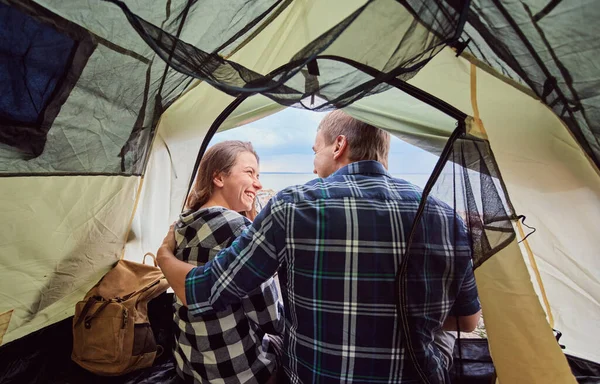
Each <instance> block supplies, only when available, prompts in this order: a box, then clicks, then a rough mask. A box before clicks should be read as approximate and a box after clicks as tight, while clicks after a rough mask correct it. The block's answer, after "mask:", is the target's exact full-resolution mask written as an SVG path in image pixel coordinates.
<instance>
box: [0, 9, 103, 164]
mask: <svg viewBox="0 0 600 384" xmlns="http://www.w3.org/2000/svg"><path fill="white" fill-rule="evenodd" d="M0 20H3V21H2V23H0V58H1V60H0V88H1V89H2V93H1V94H0V143H3V144H5V145H7V146H10V147H12V148H14V149H15V150H16V151H17V152H18V154H19V155H21V156H23V157H24V158H26V159H30V158H32V157H37V156H39V155H40V154H41V153H42V152H43V150H44V146H45V144H46V135H47V133H48V130H49V129H50V127H51V126H52V124H53V122H54V119H55V118H56V116H57V114H58V112H59V110H60V107H61V105H62V104H63V103H64V102H65V100H66V99H67V98H68V97H69V93H70V92H71V90H72V89H73V86H74V85H75V83H76V82H77V80H78V78H79V75H80V74H81V72H82V70H83V68H84V67H85V65H86V62H87V59H88V58H89V56H90V55H91V54H92V52H93V51H94V49H95V44H94V43H93V42H92V40H91V37H90V35H89V34H88V33H87V32H86V30H85V29H83V28H81V27H80V26H78V25H76V24H74V23H71V22H69V21H67V20H64V19H62V18H60V17H57V16H56V15H54V14H52V13H50V12H48V11H47V10H45V9H44V8H42V7H39V6H36V5H35V4H34V3H30V2H27V1H26V2H23V3H18V4H14V5H12V6H9V5H7V4H4V3H0Z"/></svg>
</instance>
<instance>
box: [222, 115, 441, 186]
mask: <svg viewBox="0 0 600 384" xmlns="http://www.w3.org/2000/svg"><path fill="white" fill-rule="evenodd" d="M325 115H326V113H323V112H312V111H307V110H301V109H296V108H286V109H284V110H283V111H281V112H278V113H275V114H273V115H271V116H268V117H265V118H263V119H260V120H257V121H254V122H252V123H250V124H247V125H245V126H242V127H238V128H234V129H230V130H228V131H225V132H219V133H217V134H216V135H215V137H214V138H213V140H212V141H211V144H215V143H217V142H221V141H225V140H243V141H250V142H252V145H253V146H254V148H255V150H256V152H257V153H258V156H259V157H260V172H261V173H269V172H291V173H312V171H313V157H314V155H313V151H312V145H313V143H314V140H315V136H316V133H317V127H318V125H319V122H320V121H321V119H323V117H324V116H325ZM436 161H437V157H436V156H434V155H432V154H430V153H428V152H426V151H424V150H422V149H420V148H418V147H415V146H413V145H411V144H408V143H405V142H403V141H402V140H400V139H398V138H396V137H394V136H392V142H391V147H390V158H389V171H390V173H392V174H398V175H399V174H430V173H431V170H432V169H433V167H434V165H435V162H436Z"/></svg>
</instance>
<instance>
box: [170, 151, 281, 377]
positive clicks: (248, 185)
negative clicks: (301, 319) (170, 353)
mask: <svg viewBox="0 0 600 384" xmlns="http://www.w3.org/2000/svg"><path fill="white" fill-rule="evenodd" d="M261 188H262V185H261V183H260V181H259V180H258V156H257V155H256V152H254V149H253V148H252V144H250V143H247V142H242V141H225V142H222V143H219V144H215V145H214V146H213V147H211V148H210V149H209V150H208V151H207V152H206V154H205V155H204V157H203V158H202V161H201V162H200V167H199V170H198V174H197V176H196V181H195V183H194V187H193V189H192V191H191V193H190V195H189V196H188V200H187V202H186V208H187V210H186V211H185V212H184V213H183V214H181V217H180V219H179V220H178V222H177V223H176V224H175V239H176V241H177V249H176V253H175V255H176V256H177V258H179V259H181V260H183V261H186V262H188V263H190V264H193V265H203V264H204V263H206V262H207V261H209V260H211V259H213V258H214V257H215V255H216V254H217V253H218V252H219V250H221V249H222V248H225V247H228V246H229V245H231V243H232V242H233V240H235V238H236V237H237V236H239V235H240V234H241V233H242V231H243V230H244V229H245V228H246V227H247V226H248V225H250V221H249V220H248V219H247V218H246V217H244V216H242V215H241V214H240V213H238V212H242V213H246V212H248V213H249V215H251V212H253V208H254V200H255V197H256V193H257V192H258V191H259V190H260V189H261ZM280 305H281V304H280V303H279V302H278V292H277V287H276V284H275V282H274V280H273V279H271V280H270V281H269V282H267V283H265V284H263V285H262V286H261V290H258V291H257V292H255V293H253V294H252V295H251V297H246V298H245V299H244V300H243V301H242V302H241V303H240V304H237V305H235V306H233V307H231V308H229V309H228V310H226V311H223V312H218V313H214V314H210V315H202V316H199V317H192V316H190V315H188V311H187V308H186V307H185V306H183V305H182V303H181V301H180V300H179V299H178V298H177V297H175V302H174V309H175V314H174V320H175V323H176V327H175V330H176V337H177V343H176V348H175V359H176V361H177V372H178V373H179V375H180V376H181V377H182V378H183V379H184V380H185V381H186V382H197V383H198V382H199V383H209V382H211V381H213V380H215V381H219V382H224V383H266V382H268V381H269V380H270V378H271V377H272V376H274V372H275V369H276V356H277V355H278V352H277V351H278V350H279V348H280V345H281V338H280V337H279V336H274V335H279V334H280V333H281V332H282V331H283V320H282V317H281V316H280V314H281V313H282V310H281V308H280ZM269 334H270V335H269ZM221 380H222V381H221Z"/></svg>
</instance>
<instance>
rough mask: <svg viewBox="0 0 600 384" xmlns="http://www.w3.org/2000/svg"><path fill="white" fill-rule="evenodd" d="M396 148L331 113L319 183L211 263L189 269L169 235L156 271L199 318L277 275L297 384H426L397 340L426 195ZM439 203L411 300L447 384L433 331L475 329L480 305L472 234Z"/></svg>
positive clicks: (435, 374)
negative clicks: (405, 265) (404, 275)
mask: <svg viewBox="0 0 600 384" xmlns="http://www.w3.org/2000/svg"><path fill="white" fill-rule="evenodd" d="M389 146H390V136H389V134H387V133H385V132H384V131H382V130H379V129H377V128H375V127H372V126H370V125H368V124H364V123H362V122H360V121H357V120H355V119H353V118H352V117H350V116H348V115H347V114H345V113H343V112H342V111H335V112H332V113H330V114H329V115H327V116H326V117H325V118H324V119H323V121H322V122H321V124H320V126H319V129H318V132H317V137H316V139H315V144H314V147H313V150H314V152H315V160H314V166H315V170H314V172H315V173H316V174H317V175H318V176H319V177H320V178H319V179H315V180H313V181H310V182H308V183H306V184H305V185H302V186H294V187H290V188H287V189H285V190H283V191H281V192H279V193H278V194H277V195H276V196H275V197H274V198H273V199H272V200H271V201H270V202H269V204H267V206H266V207H265V208H264V209H263V211H261V212H260V213H259V215H258V217H257V218H256V220H255V221H254V223H253V224H252V226H251V227H250V228H249V229H248V230H247V231H245V232H244V233H243V234H242V235H241V236H240V237H239V238H238V239H237V240H236V241H235V242H234V243H233V244H232V246H231V247H229V248H227V249H225V250H223V251H221V252H220V253H219V255H218V256H217V257H216V258H215V259H214V261H213V262H212V263H208V264H206V265H205V266H204V267H203V268H202V267H198V268H190V266H189V265H186V264H185V263H180V262H179V261H178V260H177V259H175V258H174V257H173V255H172V248H173V244H172V243H173V240H172V238H171V237H170V236H169V235H168V236H167V237H166V238H165V242H164V243H163V246H161V248H160V249H159V251H158V262H159V265H160V267H161V268H162V270H163V272H164V273H165V276H166V277H167V279H168V280H169V282H170V283H171V286H172V287H173V289H174V290H175V293H176V294H177V295H178V296H179V297H180V298H181V300H182V301H184V303H186V305H187V306H188V309H189V311H190V313H192V314H201V313H204V312H209V311H213V310H217V311H218V310H222V309H224V308H226V307H227V306H228V305H230V304H232V303H235V302H238V301H239V300H240V297H243V296H245V295H246V294H247V293H249V292H251V291H253V290H254V289H256V288H257V287H258V286H260V284H261V283H263V282H264V281H266V280H267V279H269V278H270V277H271V276H273V275H274V274H275V273H276V272H277V271H279V274H278V276H279V280H280V283H281V286H282V295H283V299H284V306H285V320H286V325H285V331H284V351H285V352H284V353H285V355H284V358H283V367H284V370H285V373H286V375H287V376H288V378H289V379H290V381H291V382H293V383H317V382H319V383H325V382H331V383H334V382H335V383H339V382H341V381H345V382H375V383H377V382H380V383H384V382H402V383H412V382H417V380H418V377H419V376H418V375H419V374H418V373H417V371H416V370H415V368H414V367H413V365H412V363H411V361H410V360H409V353H408V352H409V351H408V350H407V346H406V344H407V343H406V342H405V341H406V340H405V335H404V334H403V333H402V332H399V327H400V316H399V314H398V312H397V308H396V299H397V294H398V293H397V289H396V272H397V270H398V267H399V265H400V261H401V260H402V257H403V254H404V249H405V247H406V241H407V237H408V233H409V231H410V229H411V226H412V222H413V219H414V217H415V214H416V210H417V207H418V205H419V201H420V198H421V192H420V190H419V189H418V188H417V187H415V186H413V185H412V184H410V183H408V182H406V181H403V180H398V179H394V178H392V177H391V176H390V175H389V174H388V172H387V170H386V167H387V158H388V152H389ZM430 204H432V208H433V209H427V210H425V213H424V215H423V220H425V221H427V222H432V223H435V225H436V226H437V227H436V228H432V227H429V228H428V230H427V231H421V232H417V233H416V236H415V237H414V239H413V245H414V246H415V248H411V249H415V250H417V253H415V252H414V251H413V252H412V253H411V260H412V264H411V265H417V266H418V268H417V269H416V270H414V272H415V274H414V276H412V275H411V277H410V279H408V282H407V291H408V292H409V297H410V300H409V309H408V312H409V315H410V321H411V324H418V329H416V330H415V332H412V333H411V335H412V336H411V339H412V342H411V345H416V347H417V349H418V351H417V354H418V356H420V357H422V359H423V360H424V362H425V364H423V366H422V367H421V368H422V369H424V370H425V375H426V376H427V378H428V380H429V382H432V383H433V382H444V381H445V379H446V378H447V368H446V367H445V364H444V359H443V357H442V354H441V353H440V351H439V350H438V349H437V348H436V347H435V346H434V345H435V344H434V343H433V335H434V333H435V332H437V331H439V330H440V329H442V328H443V329H445V330H456V329H458V328H459V327H460V330H461V331H464V332H469V331H471V330H473V329H474V328H475V325H476V323H477V320H478V319H479V310H480V307H479V301H478V298H477V289H476V286H475V281H474V278H473V270H472V266H471V261H470V250H469V241H468V237H467V234H466V231H465V229H464V226H463V225H462V222H461V221H460V220H459V219H458V218H457V216H456V214H455V213H454V211H452V210H451V209H450V208H449V207H448V206H447V205H445V204H443V203H439V202H437V201H435V200H434V199H432V200H431V203H430ZM448 234H451V235H448ZM415 263H416V264H415ZM409 271H411V273H412V271H413V270H412V269H410V268H409ZM451 315H452V316H451Z"/></svg>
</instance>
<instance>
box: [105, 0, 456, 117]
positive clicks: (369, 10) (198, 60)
mask: <svg viewBox="0 0 600 384" xmlns="http://www.w3.org/2000/svg"><path fill="white" fill-rule="evenodd" d="M110 1H111V2H113V3H115V4H116V5H118V6H120V7H121V8H122V9H123V11H124V12H125V14H126V15H127V18H128V19H129V21H130V22H131V25H132V26H133V27H134V28H135V29H136V31H137V32H138V33H139V34H140V36H141V37H142V38H143V39H144V41H145V42H146V43H147V44H148V45H149V46H150V47H152V49H154V50H155V51H156V52H157V54H158V55H159V56H160V57H161V58H162V59H163V60H165V61H167V62H168V63H169V65H170V66H171V67H172V68H174V69H176V70H177V71H179V72H181V73H184V74H186V75H188V76H190V77H193V78H198V79H202V80H203V81H205V82H207V83H209V84H211V85H212V86H214V87H215V88H217V89H219V90H221V91H223V92H225V93H227V94H229V95H231V96H239V95H243V94H246V95H248V94H255V93H261V94H262V95H264V96H267V97H269V98H271V99H272V100H274V101H276V102H277V103H279V104H282V105H288V106H289V105H294V104H298V103H301V104H302V105H304V106H307V105H309V104H310V105H311V106H310V107H308V106H307V108H310V109H313V110H324V109H331V108H333V107H337V108H341V107H343V106H345V105H348V104H350V103H351V102H353V101H355V100H357V99H359V98H361V97H364V96H365V95H367V94H370V93H376V92H381V91H382V90H384V89H386V88H389V86H388V85H387V84H385V82H384V81H385V80H386V79H390V78H401V79H404V80H406V79H408V78H410V77H412V76H413V75H414V74H415V73H416V72H417V71H418V70H419V69H420V68H421V67H422V66H423V65H424V64H425V63H426V62H427V61H428V60H429V59H430V58H431V57H432V56H433V55H435V54H436V53H437V52H438V51H439V50H440V49H441V48H443V46H444V45H445V44H447V43H448V42H450V41H452V40H453V39H455V38H456V36H457V35H458V34H459V30H460V28H461V27H462V24H461V22H460V20H461V18H460V16H461V13H460V12H459V11H461V10H462V9H461V8H458V9H455V8H453V7H452V6H449V5H446V4H445V3H443V2H431V3H429V4H428V5H425V4H420V5H419V3H418V2H405V3H404V4H400V3H399V2H397V1H392V0H369V1H367V2H365V4H364V5H362V6H361V7H359V8H358V9H357V10H356V11H354V12H353V13H352V14H350V15H349V16H347V17H346V18H345V19H343V20H342V21H341V22H339V23H338V24H337V25H335V26H333V27H332V28H331V29H329V30H327V31H326V32H325V33H323V34H322V35H320V36H319V37H318V38H316V39H315V40H313V41H311V42H310V43H309V44H307V45H306V46H305V47H303V48H302V49H300V50H299V51H298V52H297V53H296V54H295V55H294V56H293V57H291V58H290V60H289V62H288V63H286V64H284V65H282V66H280V67H278V68H275V69H273V70H272V71H270V72H268V73H266V74H262V73H259V72H256V71H254V70H252V69H250V68H247V67H245V66H243V65H241V64H240V63H237V62H234V61H230V60H226V59H223V58H222V57H221V56H219V55H217V54H214V53H213V54H211V53H209V52H206V51H204V50H202V49H199V48H197V47H195V46H194V45H192V44H189V43H186V42H184V41H182V40H180V39H177V38H176V37H174V36H172V35H170V34H168V33H166V31H164V30H162V29H160V28H159V27H157V26H156V25H153V24H151V23H149V22H147V21H146V20H144V19H143V18H141V17H139V16H137V15H136V14H135V13H134V12H132V11H131V10H130V9H129V7H128V6H127V5H126V4H125V3H123V2H122V1H118V0H110ZM357 42H360V44H357ZM305 66H306V68H305V69H304V67H305ZM319 68H320V69H319ZM365 69H368V72H365Z"/></svg>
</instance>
